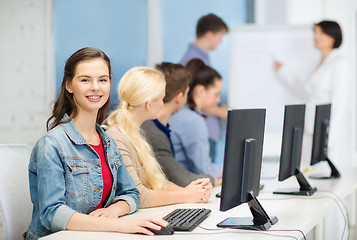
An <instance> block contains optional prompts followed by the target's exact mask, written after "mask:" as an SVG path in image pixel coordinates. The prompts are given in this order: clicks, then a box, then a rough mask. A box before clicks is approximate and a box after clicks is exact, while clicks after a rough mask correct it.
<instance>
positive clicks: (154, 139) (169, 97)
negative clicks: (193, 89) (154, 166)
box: [141, 62, 221, 187]
mask: <svg viewBox="0 0 357 240" xmlns="http://www.w3.org/2000/svg"><path fill="white" fill-rule="evenodd" d="M156 69H157V70H159V71H160V72H162V73H163V74H164V76H165V80H166V89H165V98H164V106H163V108H162V109H161V110H160V111H159V113H158V114H157V118H156V119H155V120H148V121H146V122H144V123H143V125H141V129H142V130H143V131H144V133H145V136H146V138H147V139H148V141H149V143H150V144H151V146H152V148H153V151H154V153H155V156H156V159H157V160H158V162H159V163H160V165H161V167H162V170H163V171H164V173H165V175H166V176H167V178H168V179H169V180H170V181H172V182H173V183H175V184H177V185H179V186H181V187H186V186H187V185H189V184H190V183H191V182H192V181H194V180H197V179H200V178H209V179H210V181H211V183H212V185H219V184H220V182H221V180H220V179H218V178H215V177H213V176H211V175H207V174H195V173H192V172H190V171H188V170H186V169H184V168H183V167H182V166H181V165H180V164H179V163H178V162H177V161H176V160H175V156H174V155H175V151H174V149H173V145H172V141H171V130H170V125H169V124H168V121H169V119H170V117H171V115H172V114H173V113H176V112H178V111H179V110H180V109H181V108H182V107H183V106H184V105H185V104H186V101H187V93H188V90H189V87H188V83H189V82H191V74H190V72H189V71H188V70H187V69H186V68H185V67H183V66H182V65H181V64H173V63H168V62H163V63H161V64H157V65H156Z"/></svg>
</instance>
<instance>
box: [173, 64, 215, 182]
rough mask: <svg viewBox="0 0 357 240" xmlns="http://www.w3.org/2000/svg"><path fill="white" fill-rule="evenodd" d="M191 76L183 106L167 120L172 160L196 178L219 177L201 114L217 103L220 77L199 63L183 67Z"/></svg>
mask: <svg viewBox="0 0 357 240" xmlns="http://www.w3.org/2000/svg"><path fill="white" fill-rule="evenodd" d="M187 69H188V70H189V71H190V72H191V74H192V81H191V82H190V84H189V87H190V90H189V92H188V97H187V104H186V105H185V106H184V107H183V108H182V109H181V110H180V111H179V112H178V113H174V114H173V115H172V117H171V118H170V120H169V123H170V125H171V129H172V143H173V146H174V150H175V158H176V160H177V161H178V162H179V163H180V164H181V165H182V166H183V167H184V168H185V169H187V170H189V171H191V172H194V173H196V174H210V175H212V176H214V177H216V178H220V177H221V175H222V165H219V164H215V163H212V160H211V158H210V155H209V151H210V145H209V136H208V129H207V125H206V124H205V117H206V116H205V115H204V114H203V112H204V111H205V110H206V109H207V108H210V107H212V106H214V105H215V104H217V103H218V102H219V100H220V99H219V93H220V91H221V89H222V79H221V76H220V75H219V74H218V73H217V72H216V71H215V70H214V69H212V68H211V67H209V66H207V65H205V64H204V63H203V61H201V60H200V59H192V60H191V61H189V62H188V63H187Z"/></svg>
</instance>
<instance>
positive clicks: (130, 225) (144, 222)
mask: <svg viewBox="0 0 357 240" xmlns="http://www.w3.org/2000/svg"><path fill="white" fill-rule="evenodd" d="M118 220H119V221H120V223H119V224H118V232H122V233H143V234H146V235H150V236H153V235H154V233H153V232H151V231H150V230H148V229H147V228H151V229H155V230H160V229H161V227H166V226H167V225H168V223H167V222H166V221H165V220H163V219H162V218H158V217H145V218H127V219H118Z"/></svg>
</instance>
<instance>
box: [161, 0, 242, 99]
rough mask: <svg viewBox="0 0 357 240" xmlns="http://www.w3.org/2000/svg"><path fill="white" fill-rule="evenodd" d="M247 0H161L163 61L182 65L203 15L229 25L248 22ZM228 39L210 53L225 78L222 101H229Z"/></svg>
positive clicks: (212, 61) (215, 65) (214, 66)
mask: <svg viewBox="0 0 357 240" xmlns="http://www.w3.org/2000/svg"><path fill="white" fill-rule="evenodd" d="M246 2H247V1H246V0H223V1H222V0H195V1H191V0H180V1H172V0H161V16H162V17H161V20H162V21H161V24H162V36H163V60H165V61H170V62H179V61H180V60H181V58H182V56H183V54H184V52H185V51H186V49H187V46H188V44H189V43H191V42H193V41H194V40H195V36H196V23H197V21H198V19H199V18H200V17H201V16H202V15H206V14H208V13H214V14H216V15H217V16H219V17H221V18H222V19H223V20H224V21H225V22H226V23H227V25H228V27H229V26H237V25H242V24H245V23H246V22H247V20H246V18H247V11H246V8H247V6H246ZM228 46H229V43H228V36H227V35H225V36H224V37H223V41H222V43H221V44H220V45H219V46H218V47H217V49H215V50H214V51H212V52H210V53H209V55H210V59H211V65H212V67H213V68H214V69H216V70H217V71H218V72H219V73H220V74H221V75H222V78H223V89H222V93H221V98H222V101H223V102H226V99H227V92H228V91H227V89H228V85H227V83H228V81H227V80H228V65H229V62H228V60H229V59H228V55H229V54H228V52H229V47H228Z"/></svg>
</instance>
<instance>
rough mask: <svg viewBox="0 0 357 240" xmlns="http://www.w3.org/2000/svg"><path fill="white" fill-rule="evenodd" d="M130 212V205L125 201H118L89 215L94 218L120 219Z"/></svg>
mask: <svg viewBox="0 0 357 240" xmlns="http://www.w3.org/2000/svg"><path fill="white" fill-rule="evenodd" d="M129 210H130V207H129V205H128V203H126V202H125V201H118V202H116V203H114V204H112V205H110V206H108V207H106V208H99V209H97V210H94V211H93V212H91V213H89V215H90V216H93V217H108V218H118V217H120V216H123V215H125V214H127V213H128V212H129Z"/></svg>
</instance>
